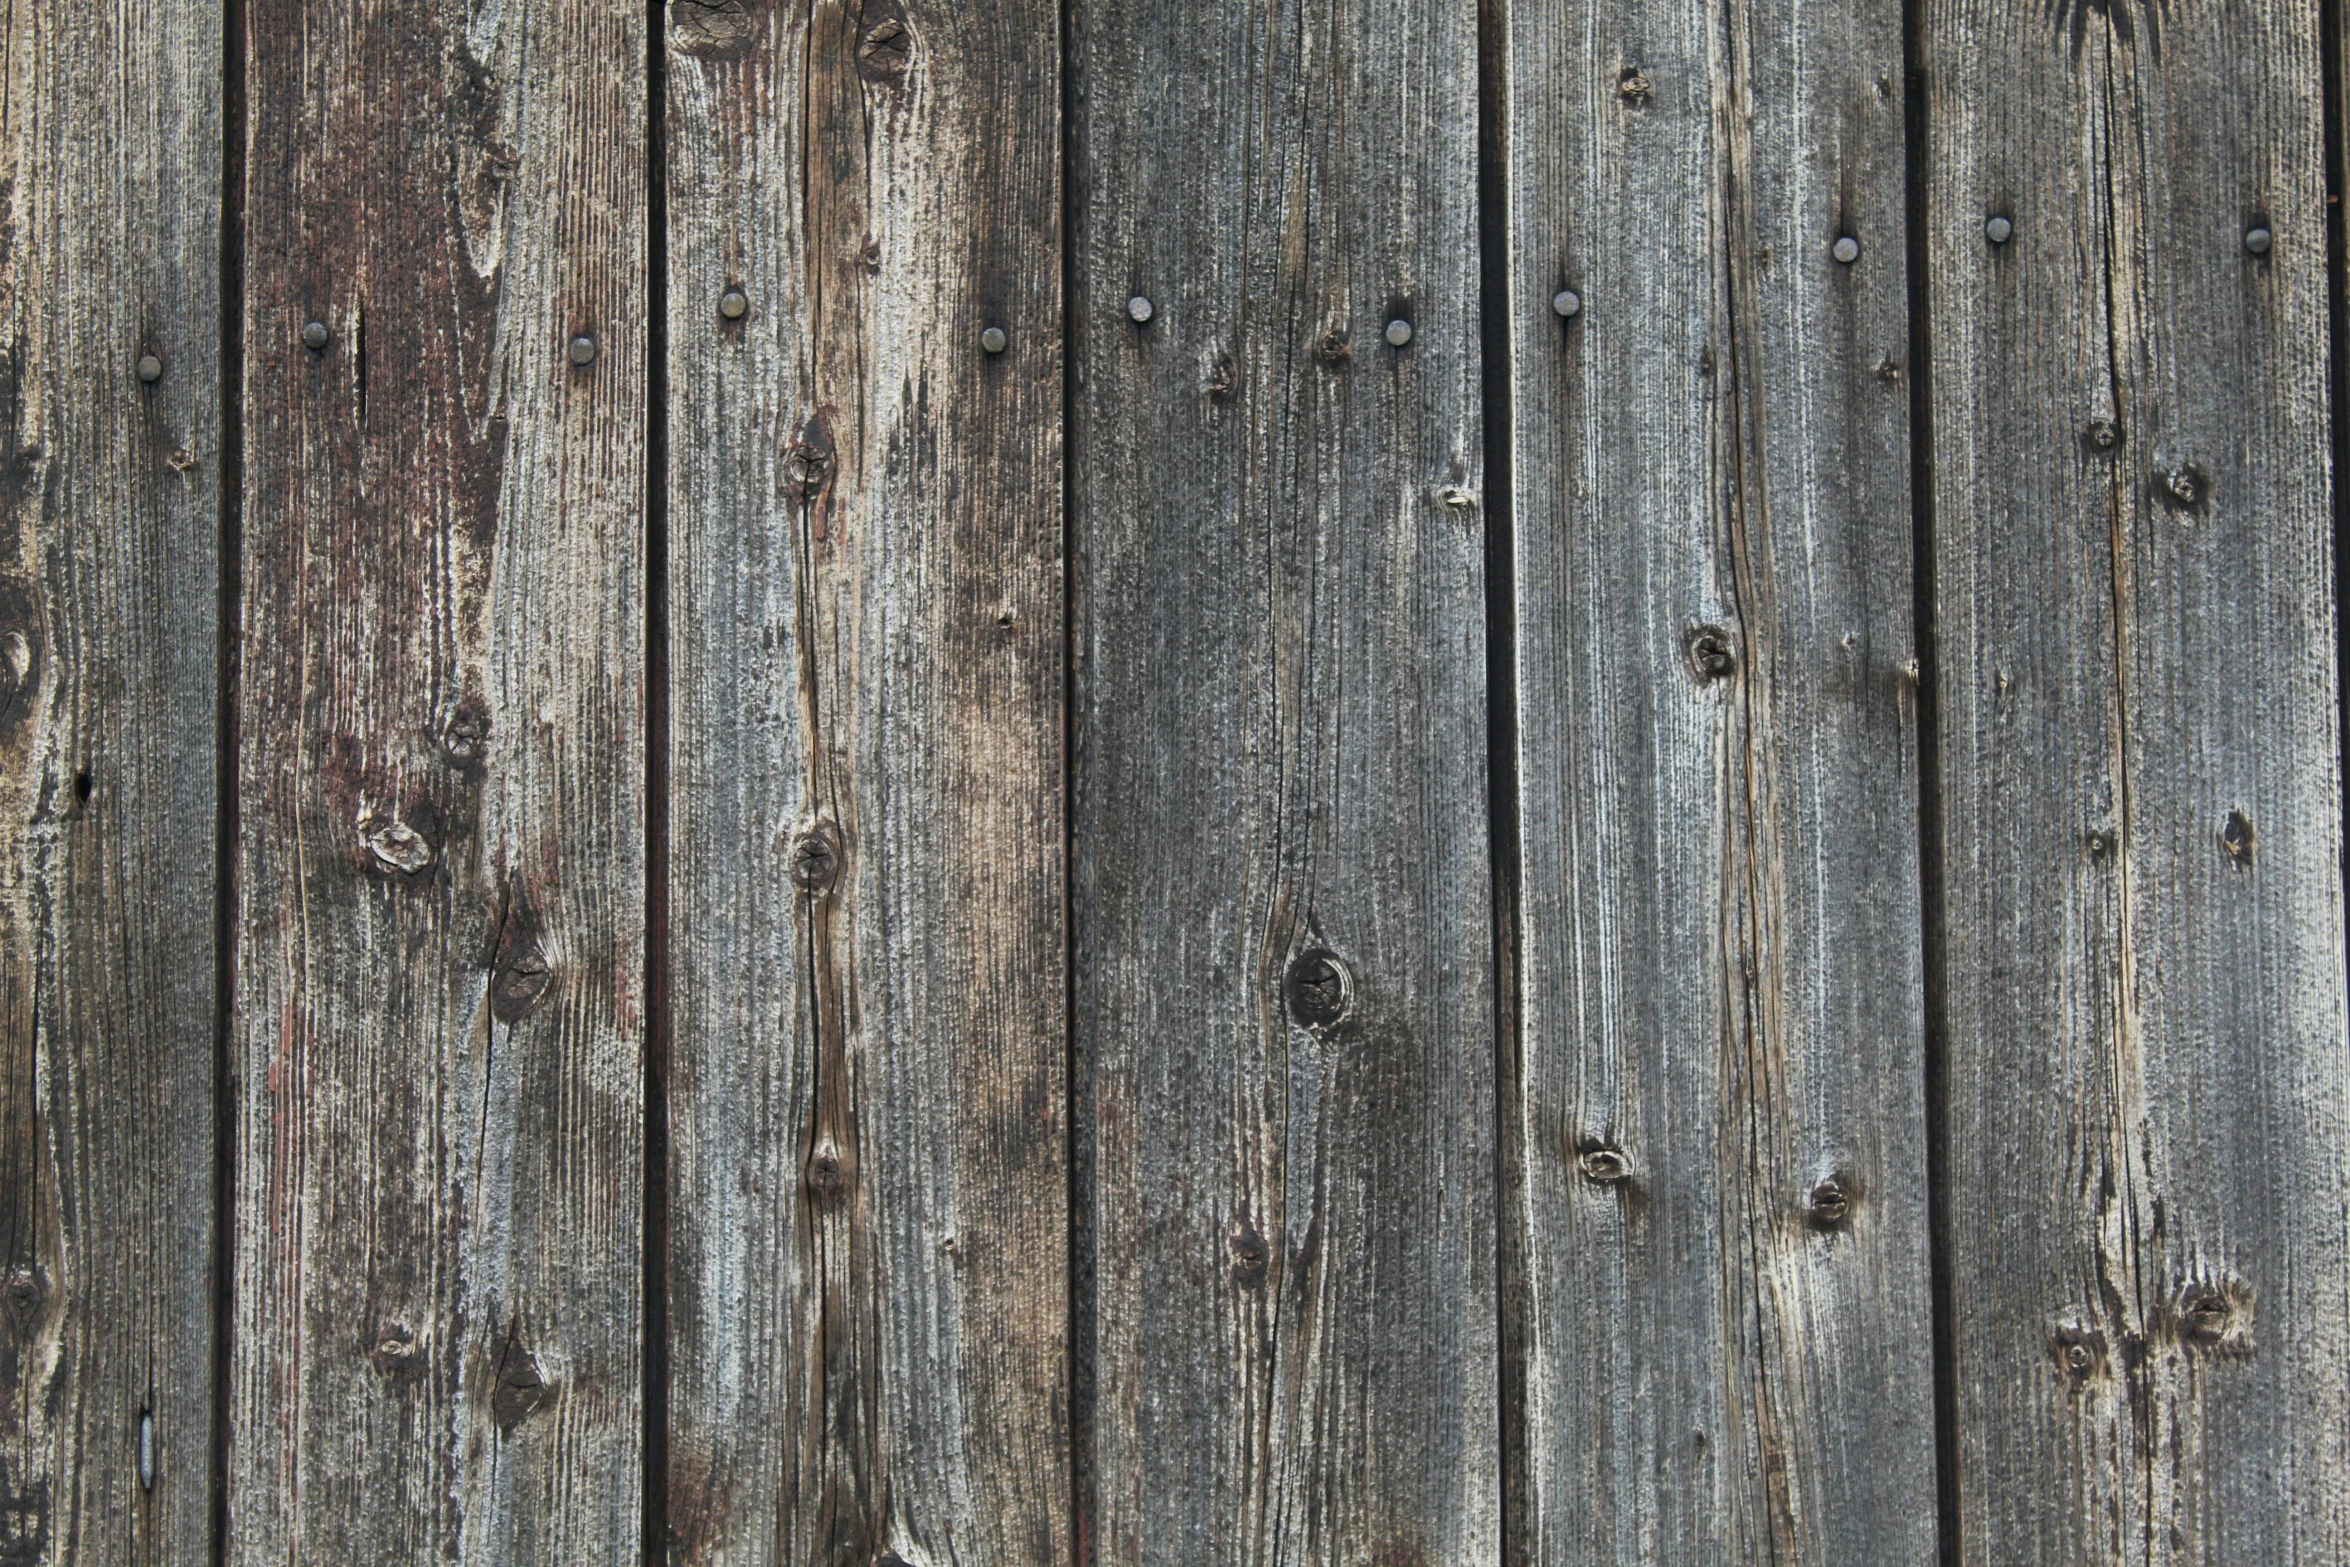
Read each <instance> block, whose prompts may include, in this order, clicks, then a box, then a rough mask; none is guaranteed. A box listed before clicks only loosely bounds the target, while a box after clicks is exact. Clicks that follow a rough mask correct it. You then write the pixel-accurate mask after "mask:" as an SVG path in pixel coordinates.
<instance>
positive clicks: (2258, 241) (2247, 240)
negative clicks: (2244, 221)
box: [2244, 227, 2276, 256]
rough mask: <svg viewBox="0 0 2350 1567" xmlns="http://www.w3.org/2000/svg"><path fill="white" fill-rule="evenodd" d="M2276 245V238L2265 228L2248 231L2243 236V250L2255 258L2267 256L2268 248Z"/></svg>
mask: <svg viewBox="0 0 2350 1567" xmlns="http://www.w3.org/2000/svg"><path fill="white" fill-rule="evenodd" d="M2274 243H2276V236H2275V235H2273V234H2271V233H2269V231H2268V230H2267V229H2266V228H2265V227H2262V228H2254V229H2249V230H2247V231H2246V232H2245V234H2244V248H2245V249H2246V250H2249V251H2251V252H2252V254H2254V255H2256V256H2265V255H2267V254H2268V247H2269V246H2270V245H2272V244H2274Z"/></svg>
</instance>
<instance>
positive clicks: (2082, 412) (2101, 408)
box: [1922, 0, 2350, 1563]
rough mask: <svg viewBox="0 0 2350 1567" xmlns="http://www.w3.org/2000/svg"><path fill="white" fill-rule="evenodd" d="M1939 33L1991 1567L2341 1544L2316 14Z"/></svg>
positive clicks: (1963, 1183) (1973, 1299)
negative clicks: (2262, 234)
mask: <svg viewBox="0 0 2350 1567" xmlns="http://www.w3.org/2000/svg"><path fill="white" fill-rule="evenodd" d="M1922 20H1923V38H1922V48H1923V61H1924V66H1925V71H1926V87H1927V92H1928V107H1929V119H1928V147H1929V152H1930V158H1931V166H1930V183H1929V186H1928V202H1929V221H1930V224H1931V228H1930V232H1929V235H1928V253H1929V256H1930V262H1931V264H1930V277H1931V280H1932V284H1933V288H1932V296H1931V297H1932V301H1933V313H1932V323H1931V324H1932V333H1933V343H1934V365H1933V371H1934V374H1933V403H1934V420H1935V448H1936V456H1937V474H1936V482H1935V490H1934V497H1933V499H1934V514H1935V530H1936V539H1935V597H1936V616H1937V622H1938V628H1939V629H1938V640H1939V647H1940V652H1939V665H1940V670H1941V697H1940V703H1941V707H1940V711H1941V724H1940V731H1941V734H1940V742H1939V744H1940V752H1941V763H1942V766H1941V791H1942V799H1943V808H1942V809H1943V817H1944V821H1945V844H1946V847H1945V864H1944V867H1943V880H1944V886H1945V898H1946V906H1945V909H1944V911H1943V918H1944V922H1945V924H1946V927H1947V932H1948V959H1947V963H1948V1009H1949V1016H1948V1037H1949V1045H1948V1048H1949V1067H1948V1078H1949V1088H1948V1102H1947V1105H1946V1107H1945V1113H1946V1117H1947V1119H1946V1122H1945V1128H1944V1135H1945V1137H1946V1139H1947V1145H1948V1149H1949V1154H1948V1159H1949V1180H1950V1197H1949V1204H1948V1206H1949V1236H1948V1238H1949V1244H1950V1259H1949V1266H1950V1273H1951V1277H1952V1280H1953V1286H1952V1312H1951V1335H1952V1343H1953V1350H1954V1355H1955V1364H1954V1382H1955V1387H1956V1391H1957V1404H1956V1410H1955V1414H1956V1419H1957V1432H1958V1443H1957V1452H1956V1461H1957V1473H1956V1479H1957V1484H1958V1494H1959V1500H1960V1504H1961V1506H1960V1516H1959V1520H1958V1524H1959V1534H1960V1544H1961V1550H1962V1557H1963V1559H1964V1560H1966V1561H1969V1562H1982V1563H1993V1562H2011V1561H2036V1562H2047V1563H2068V1562H2091V1561H2095V1562H2166V1563H2167V1562H2189V1561H2215V1560H2220V1559H2223V1558H2224V1559H2227V1560H2235V1561H2262V1562H2321V1561H2335V1560H2339V1559H2341V1557H2342V1556H2343V1554H2344V1552H2345V1551H2346V1550H2350V1483H2346V1482H2350V1396H2346V1394H2345V1391H2344V1384H2343V1379H2342V1365H2343V1361H2344V1358H2345V1352H2346V1351H2350V1233H2346V1230H2350V1223H2346V1220H2345V1211H2346V1204H2345V1197H2346V1195H2350V1135H2346V1134H2350V1113H2346V1112H2350V1074H2346V1073H2345V1063H2344V1049H2343V1046H2344V999H2343V974H2342V951H2343V946H2342V943H2343V925H2342V882H2341V875H2342V864H2341V817H2340V806H2341V790H2340V775H2339V763H2338V741H2339V734H2338V720H2337V711H2338V710H2337V706H2336V674H2335V643H2334V636H2333V612H2332V605H2331V602H2330V595H2331V591H2332V587H2333V566H2332V558H2331V548H2330V542H2331V531H2332V507H2331V496H2330V493H2329V485H2328V477H2327V429H2328V426H2327V409H2326V403H2325V391H2326V352H2327V328H2326V306H2325V295H2324V289H2325V279H2326V262H2325V228H2326V218H2325V212H2324V205H2323V203H2324V194H2323V190H2322V186H2321V180H2322V171H2323V162H2322V150H2321V145H2320V135H2321V132H2320V122H2321V104H2320V91H2321V71H2320V61H2319V58H2318V43H2319V40H2318V8H2317V7H2315V6H2204V5H2185V4H2175V3H2174V4H2169V5H2156V6H2154V7H2152V8H2149V7H2148V6H2147V5H2146V4H2144V3H2142V0H2126V3H2125V0H2113V3H2111V4H2100V5H2085V4H2078V3H2065V4H2059V5H2056V6H2054V7H2016V6H2009V5H2001V4H1985V3H1981V0H1930V3H1929V4H1928V5H1927V6H1926V8H1925V11H1924V12H1923V18H1922ZM1988 216H2001V217H2006V218H2008V219H2009V220H2010V221H2011V222H2012V223H2013V225H2014V232H2013V236H2012V238H2011V239H2010V240H2009V241H2008V243H2006V244H2004V245H1994V244H1991V243H1989V242H1988V240H1987V238H1986V234H1985V229H1984V224H1985V219H1986V217H1988ZM2254 227H2261V228H2266V229H2268V230H2270V231H2271V232H2272V233H2273V234H2274V236H2275V241H2274V245H2273V247H2272V248H2271V249H2270V250H2269V251H2268V252H2267V253H2266V254H2255V253H2253V252H2252V250H2251V249H2250V248H2249V247H2248V246H2247V244H2246V234H2247V231H2248V230H2250V229H2252V228H2254Z"/></svg>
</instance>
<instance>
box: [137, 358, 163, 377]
mask: <svg viewBox="0 0 2350 1567" xmlns="http://www.w3.org/2000/svg"><path fill="white" fill-rule="evenodd" d="M139 379H140V380H142V381H146V382H150V383H152V382H156V381H160V380H162V379H163V361H162V360H160V359H158V358H156V357H155V356H154V355H153V354H141V355H140V356H139Z"/></svg>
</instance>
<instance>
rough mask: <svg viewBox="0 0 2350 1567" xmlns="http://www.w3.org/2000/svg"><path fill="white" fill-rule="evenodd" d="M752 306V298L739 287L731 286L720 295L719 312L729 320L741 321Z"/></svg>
mask: <svg viewBox="0 0 2350 1567" xmlns="http://www.w3.org/2000/svg"><path fill="white" fill-rule="evenodd" d="M750 308H751V302H750V300H749V299H748V298H747V297H745V296H744V294H743V291H742V290H741V289H739V288H730V289H728V290H727V291H726V292H725V293H723V294H720V295H719V296H718V313H719V314H720V315H722V316H724V317H726V319H727V320H729V321H740V320H741V319H742V318H743V314H744V312H746V311H748V310H749V309H750Z"/></svg>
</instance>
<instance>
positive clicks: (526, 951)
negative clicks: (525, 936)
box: [490, 944, 555, 1023]
mask: <svg viewBox="0 0 2350 1567" xmlns="http://www.w3.org/2000/svg"><path fill="white" fill-rule="evenodd" d="M554 978H555V970H554V968H553V966H552V965H551V964H549V963H548V962H547V959H546V955H545V954H544V953H542V952H540V951H539V949H538V947H537V946H536V945H535V944H533V945H530V946H526V947H522V948H520V949H518V950H517V951H515V952H514V953H512V954H511V955H509V956H508V957H507V959H506V961H505V962H503V963H501V964H499V965H498V971H497V974H496V975H495V976H494V977H493V978H492V979H491V981H490V1010H491V1011H492V1012H494V1013H495V1014H496V1015H497V1017H498V1018H499V1020H500V1021H502V1022H507V1023H511V1022H513V1021H514V1020H515V1019H517V1018H520V1017H522V1016H524V1015H525V1014H527V1013H529V1012H530V1011H531V1010H533V1009H534V1008H535V1007H537V1005H538V1004H539V1002H541V1001H542V1000H544V999H545V998H546V994H547V987H548V986H549V985H550V984H552V983H553V981H554Z"/></svg>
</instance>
